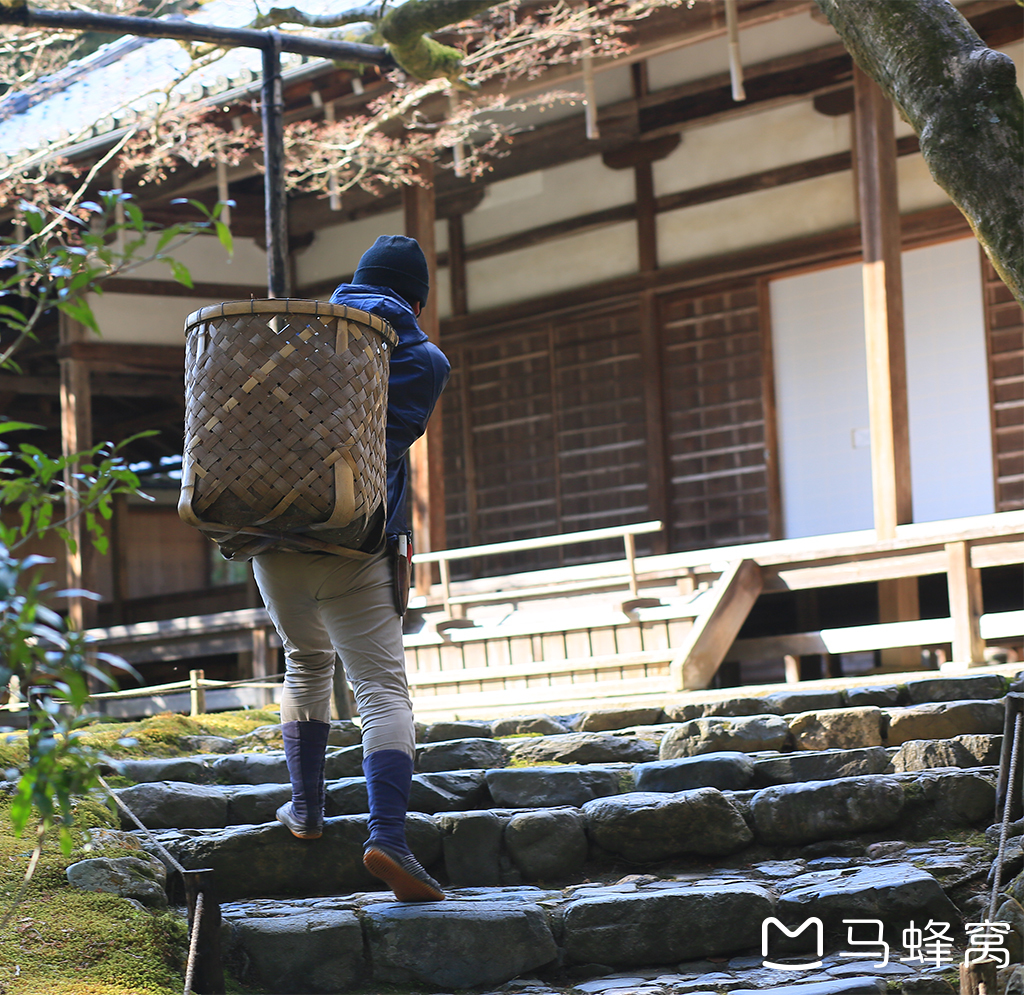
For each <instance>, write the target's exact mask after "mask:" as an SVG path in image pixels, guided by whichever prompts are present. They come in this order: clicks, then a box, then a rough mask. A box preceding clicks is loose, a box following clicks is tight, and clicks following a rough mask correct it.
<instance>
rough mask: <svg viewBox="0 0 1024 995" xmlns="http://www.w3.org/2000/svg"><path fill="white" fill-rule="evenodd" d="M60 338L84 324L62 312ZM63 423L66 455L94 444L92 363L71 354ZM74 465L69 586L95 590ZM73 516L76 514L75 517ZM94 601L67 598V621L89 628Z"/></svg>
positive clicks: (68, 479)
mask: <svg viewBox="0 0 1024 995" xmlns="http://www.w3.org/2000/svg"><path fill="white" fill-rule="evenodd" d="M59 321H60V342H61V345H62V346H71V345H73V344H74V343H76V342H82V341H84V339H85V334H86V332H85V326H83V325H82V324H81V323H80V322H77V321H73V320H72V319H70V318H69V317H68V316H67V315H65V314H64V313H63V312H62V313H61V314H60V319H59ZM60 423H61V448H62V450H63V453H64V455H65V456H70V455H71V454H72V453H76V452H81V451H82V450H83V449H88V448H89V447H90V446H91V445H92V390H91V387H90V382H89V366H88V364H87V363H86V362H84V361H83V360H80V359H74V358H72V356H70V355H68V356H66V357H64V358H62V359H61V360H60ZM74 486H75V481H74V468H73V467H69V468H68V469H67V470H65V471H64V487H65V492H64V495H65V496H64V509H65V513H66V514H67V516H68V517H69V518H71V521H70V522H69V523H68V531H69V532H70V533H71V537H72V539H73V540H74V542H75V546H76V549H75V551H74V552H71V551H70V550H68V552H67V570H66V573H65V577H66V582H67V586H68V587H69V588H71V589H85V590H94V589H95V587H96V584H95V576H94V562H95V551H94V549H93V546H92V541H91V540H90V539H89V535H88V532H87V531H86V529H85V522H84V520H83V518H82V516H80V515H79V514H78V512H79V504H78V500H77V498H76V491H75V489H74ZM72 516H74V517H72ZM95 619H96V607H95V602H93V601H91V600H90V599H88V598H68V625H69V626H70V628H72V629H87V628H89V627H90V626H92V625H94V624H95Z"/></svg>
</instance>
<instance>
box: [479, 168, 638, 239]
mask: <svg viewBox="0 0 1024 995" xmlns="http://www.w3.org/2000/svg"><path fill="white" fill-rule="evenodd" d="M633 197H634V189H633V171H632V170H631V169H609V168H608V167H607V166H605V164H604V163H603V162H602V161H601V157H600V156H598V155H594V156H590V157H589V158H587V159H579V160H577V161H576V162H569V163H566V164H565V165H564V166H556V167H555V168H553V169H542V170H537V171H535V172H533V173H526V174H525V175H523V176H517V177H514V178H513V179H510V180H499V181H498V182H497V183H492V184H489V185H488V187H487V193H486V194H485V195H484V199H483V200H482V201H481V202H480V206H479V207H477V209H476V210H475V211H473V212H472V213H471V214H468V215H466V218H465V231H466V242H467V244H469V245H472V244H473V243H474V242H482V241H484V240H486V239H489V238H497V237H498V236H501V235H507V234H509V233H510V232H515V231H523V230H524V229H527V228H536V227H538V226H540V225H545V224H549V223H550V222H552V221H559V220H561V219H563V218H572V217H575V216H576V215H578V214H587V213H589V212H590V211H599V210H601V209H602V208H605V207H614V206H615V205H617V204H629V203H631V202H632V201H633Z"/></svg>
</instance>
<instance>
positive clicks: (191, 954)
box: [185, 891, 203, 995]
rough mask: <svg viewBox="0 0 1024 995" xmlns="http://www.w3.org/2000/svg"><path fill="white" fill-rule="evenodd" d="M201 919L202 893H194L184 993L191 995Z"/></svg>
mask: <svg viewBox="0 0 1024 995" xmlns="http://www.w3.org/2000/svg"><path fill="white" fill-rule="evenodd" d="M202 920H203V893H202V892H201V891H200V892H199V893H198V894H197V895H196V905H195V912H194V913H193V914H192V935H191V936H190V937H189V942H188V964H187V965H186V967H185V995H192V981H193V980H194V978H195V973H196V955H197V954H198V953H199V927H200V924H201V923H202Z"/></svg>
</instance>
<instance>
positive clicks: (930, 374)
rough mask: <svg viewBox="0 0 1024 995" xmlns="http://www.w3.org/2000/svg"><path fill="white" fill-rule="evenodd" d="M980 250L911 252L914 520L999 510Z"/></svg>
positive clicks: (908, 300)
mask: <svg viewBox="0 0 1024 995" xmlns="http://www.w3.org/2000/svg"><path fill="white" fill-rule="evenodd" d="M980 251H981V250H980V247H979V245H978V243H977V241H976V240H975V239H974V238H962V239H957V240H956V241H955V242H945V243H943V244H941V245H931V246H927V247H926V248H923V249H915V250H914V251H913V252H904V253H903V294H904V310H905V312H906V314H905V318H904V321H905V325H906V341H907V403H908V405H909V408H910V454H911V459H910V470H911V474H910V475H911V485H912V488H913V494H914V521H915V522H933V521H938V520H940V519H944V518H962V517H966V516H968V515H987V514H990V513H992V512H994V511H995V493H994V490H993V488H994V482H993V478H992V432H991V426H990V415H989V394H988V361H987V358H986V348H985V312H984V303H983V300H982V287H981V256H980Z"/></svg>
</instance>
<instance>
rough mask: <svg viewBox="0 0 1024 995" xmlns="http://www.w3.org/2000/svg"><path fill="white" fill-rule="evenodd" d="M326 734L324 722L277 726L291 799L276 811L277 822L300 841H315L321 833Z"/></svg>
mask: <svg viewBox="0 0 1024 995" xmlns="http://www.w3.org/2000/svg"><path fill="white" fill-rule="evenodd" d="M330 731H331V726H330V723H327V722H282V723H281V735H282V737H283V738H284V755H285V759H286V760H287V762H288V777H289V779H290V780H291V782H292V800H291V801H290V802H285V803H284V804H283V805H282V806H281V807H280V808H279V809H278V810H277V821H278V822H280V823H283V824H284V825H285V826H287V827H288V829H289V830H290V831H291V834H292V835H293V836H297V837H298V838H299V839H300V840H316V839H319V838H320V837H321V836H322V835H323V832H324V760H325V753H326V750H327V735H328V733H330Z"/></svg>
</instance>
